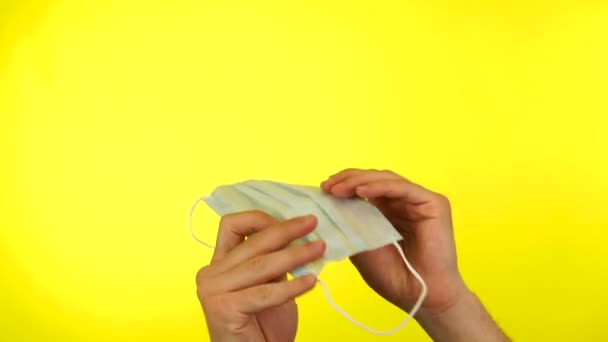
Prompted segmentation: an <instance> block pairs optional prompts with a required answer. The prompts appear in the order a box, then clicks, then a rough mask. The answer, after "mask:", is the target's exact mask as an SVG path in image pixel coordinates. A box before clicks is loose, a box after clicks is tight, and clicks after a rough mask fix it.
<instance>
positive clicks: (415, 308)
mask: <svg viewBox="0 0 608 342" xmlns="http://www.w3.org/2000/svg"><path fill="white" fill-rule="evenodd" d="M393 246H395V247H396V248H397V250H398V251H399V254H400V255H401V259H403V262H404V263H405V266H407V268H408V270H409V271H410V272H412V274H413V275H414V277H415V278H416V280H418V282H419V283H420V286H421V288H422V290H421V291H420V296H419V297H418V300H417V301H416V303H415V304H414V306H413V307H412V309H411V310H410V312H409V315H408V316H407V317H406V318H405V319H404V320H403V321H402V322H401V323H399V325H398V326H396V327H395V328H393V329H390V330H386V331H380V330H375V329H372V328H370V327H368V326H367V325H365V324H363V323H361V322H359V321H357V320H356V319H354V318H352V317H351V316H350V315H349V314H347V313H346V311H344V309H342V308H341V307H340V306H338V304H336V302H335V301H334V300H333V299H332V298H331V295H330V294H329V290H328V289H327V285H325V282H323V280H321V279H319V278H317V281H318V282H319V284H320V285H321V287H322V288H323V292H325V297H326V298H327V301H328V302H329V304H330V305H331V306H332V307H333V308H334V309H335V310H336V311H338V312H339V313H340V314H342V316H344V317H346V319H348V320H349V321H351V323H353V324H354V325H356V326H358V327H360V328H363V329H365V330H367V331H368V332H370V333H372V334H376V335H391V334H394V333H395V332H397V331H399V330H401V329H402V328H403V327H405V325H406V324H407V323H408V322H409V321H410V320H411V319H412V317H414V315H415V314H416V312H418V309H420V306H421V305H422V302H423V301H424V298H425V297H426V294H427V291H428V290H427V287H426V283H425V282H424V280H422V277H421V276H420V274H418V272H416V270H415V269H414V267H412V265H411V264H410V263H409V262H408V261H407V259H406V258H405V254H404V253H403V250H402V249H401V246H400V245H399V244H398V243H397V242H393Z"/></svg>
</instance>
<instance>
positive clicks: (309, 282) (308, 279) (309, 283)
mask: <svg viewBox="0 0 608 342" xmlns="http://www.w3.org/2000/svg"><path fill="white" fill-rule="evenodd" d="M300 279H301V281H302V283H304V285H305V286H306V288H308V289H310V288H313V287H314V286H315V284H316V283H317V276H316V275H314V274H313V273H309V274H306V275H303V276H301V277H300Z"/></svg>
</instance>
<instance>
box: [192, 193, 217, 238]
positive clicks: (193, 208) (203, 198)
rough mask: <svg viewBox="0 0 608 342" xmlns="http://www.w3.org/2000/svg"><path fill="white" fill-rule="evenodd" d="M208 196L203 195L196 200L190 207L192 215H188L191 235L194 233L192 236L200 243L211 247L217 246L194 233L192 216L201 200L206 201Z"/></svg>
mask: <svg viewBox="0 0 608 342" xmlns="http://www.w3.org/2000/svg"><path fill="white" fill-rule="evenodd" d="M206 198H207V196H203V197H199V198H198V199H197V200H196V201H194V204H192V207H191V208H190V215H188V229H189V230H190V235H192V237H193V238H194V240H196V241H197V242H198V243H200V244H202V245H204V246H206V247H209V248H215V246H214V245H211V244H208V243H206V242H205V241H203V240H201V239H199V238H198V237H197V236H196V234H195V233H194V229H193V228H192V216H194V210H195V209H196V206H197V205H198V204H199V203H200V202H201V201H204V200H205V199H206Z"/></svg>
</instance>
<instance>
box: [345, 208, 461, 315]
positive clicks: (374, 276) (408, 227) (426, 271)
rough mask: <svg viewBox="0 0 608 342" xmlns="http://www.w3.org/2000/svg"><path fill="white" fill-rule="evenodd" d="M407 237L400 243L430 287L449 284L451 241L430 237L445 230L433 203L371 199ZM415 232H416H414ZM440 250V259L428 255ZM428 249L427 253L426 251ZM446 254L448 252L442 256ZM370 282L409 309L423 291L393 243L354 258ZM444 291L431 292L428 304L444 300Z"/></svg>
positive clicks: (369, 283)
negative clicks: (407, 270)
mask: <svg viewBox="0 0 608 342" xmlns="http://www.w3.org/2000/svg"><path fill="white" fill-rule="evenodd" d="M370 202H371V203H372V204H374V205H375V206H376V207H377V208H378V209H379V210H380V211H381V212H382V213H383V214H384V216H385V217H386V218H387V219H388V220H389V222H391V224H392V225H393V226H394V227H395V228H396V229H397V230H398V231H399V232H400V233H401V235H402V236H403V237H404V239H403V240H401V241H400V242H399V243H400V245H401V248H402V249H403V251H404V253H405V255H406V257H407V259H408V260H409V261H410V263H411V264H412V266H413V267H414V268H415V269H416V270H417V271H418V273H420V275H421V276H422V277H423V279H425V280H426V282H427V284H428V285H429V288H431V289H433V290H436V289H434V288H433V287H435V286H437V285H435V284H442V283H445V279H443V278H445V275H446V267H445V265H446V263H445V260H449V258H451V256H449V255H447V254H449V253H450V252H449V251H450V248H448V246H446V245H445V243H449V241H443V240H441V239H439V240H438V239H436V238H435V239H433V238H427V237H429V236H437V234H436V231H437V230H439V229H441V224H442V222H440V219H439V218H438V217H436V216H435V215H434V213H433V208H429V204H419V205H412V204H409V203H406V202H405V200H403V199H390V198H385V197H379V198H376V199H373V200H370ZM414 233H415V234H414ZM429 250H432V251H438V253H437V254H438V256H439V258H432V259H429V258H428V257H426V258H425V257H424V256H425V255H428V251H429ZM424 251H427V253H424ZM442 254H446V255H442ZM351 259H352V260H353V263H354V264H355V266H357V269H358V270H359V272H360V273H361V276H362V277H363V278H364V279H365V281H366V282H367V283H368V285H369V286H370V287H371V288H373V289H374V290H375V291H376V292H378V293H379V294H380V295H382V296H383V297H385V298H386V299H388V300H389V301H391V302H392V303H393V304H395V305H397V306H399V307H401V308H403V309H409V308H411V306H412V305H413V303H414V302H415V301H416V299H417V297H418V295H419V294H420V285H419V284H418V282H417V281H416V280H415V279H414V277H413V275H412V274H411V273H410V272H406V270H405V266H404V265H403V261H402V260H401V257H400V256H399V254H398V252H397V250H395V248H393V247H392V246H385V247H383V248H380V249H377V250H374V251H370V252H366V253H361V254H359V255H356V256H354V257H352V258H351ZM443 297H444V295H443V293H442V292H441V291H430V292H429V295H428V296H427V299H426V301H425V304H426V305H434V303H435V302H441V301H443V300H444V298H443Z"/></svg>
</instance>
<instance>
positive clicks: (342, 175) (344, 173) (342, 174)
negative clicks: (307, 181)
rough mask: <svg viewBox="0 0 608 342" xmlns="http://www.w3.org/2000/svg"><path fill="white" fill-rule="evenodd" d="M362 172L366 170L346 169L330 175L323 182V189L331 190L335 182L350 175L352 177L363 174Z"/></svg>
mask: <svg viewBox="0 0 608 342" xmlns="http://www.w3.org/2000/svg"><path fill="white" fill-rule="evenodd" d="M362 172H365V170H363V169H352V168H351V169H344V170H342V171H340V172H338V173H335V174H333V175H331V176H329V178H327V180H325V181H323V182H322V183H321V189H323V190H324V191H327V192H329V189H331V188H332V187H333V186H334V185H335V184H337V183H339V182H341V181H343V180H344V179H346V178H348V177H352V176H354V175H358V174H361V173H362Z"/></svg>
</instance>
